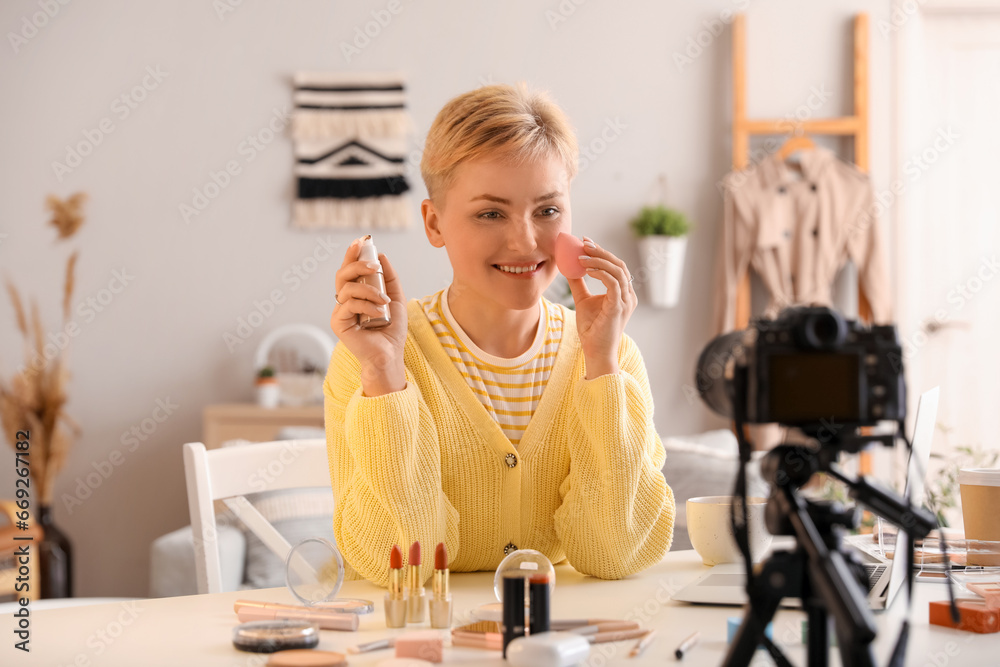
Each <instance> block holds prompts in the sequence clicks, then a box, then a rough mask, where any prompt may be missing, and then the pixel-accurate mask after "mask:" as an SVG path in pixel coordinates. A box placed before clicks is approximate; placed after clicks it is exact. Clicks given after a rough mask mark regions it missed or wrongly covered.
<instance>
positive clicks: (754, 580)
mask: <svg viewBox="0 0 1000 667" xmlns="http://www.w3.org/2000/svg"><path fill="white" fill-rule="evenodd" d="M891 438H892V437H891V436H878V437H873V438H866V439H851V440H850V441H849V442H837V443H834V444H831V443H829V442H827V443H824V444H823V446H822V447H821V448H820V449H819V450H813V449H810V448H807V447H805V446H801V445H780V446H778V447H776V448H774V449H773V450H771V451H770V452H769V453H768V454H767V455H766V456H765V458H764V459H763V461H762V463H761V472H762V473H763V476H764V478H765V479H766V480H767V481H768V482H770V484H771V495H770V497H769V499H768V503H767V508H766V510H765V517H766V521H767V527H768V530H769V531H770V532H771V533H772V534H774V535H791V536H794V537H795V538H796V542H797V544H796V548H795V549H794V550H793V551H778V552H775V553H774V554H773V555H772V556H771V557H770V558H768V559H767V560H766V561H765V562H764V563H763V565H762V567H761V569H760V571H759V572H756V573H752V572H747V594H748V596H749V598H750V602H749V605H748V606H747V610H746V614H745V616H744V618H743V623H742V625H741V626H740V629H739V631H738V632H737V634H736V637H735V638H734V640H733V643H732V645H731V646H730V648H729V652H728V654H727V655H726V660H725V663H724V664H725V665H730V666H735V665H743V666H745V665H749V664H750V661H751V660H752V658H753V656H754V654H755V653H756V650H757V647H758V646H760V645H761V643H765V644H766V645H768V648H769V649H773V645H771V644H770V640H768V639H767V638H766V637H765V634H764V632H765V629H766V627H767V625H768V623H770V622H771V619H772V618H773V617H774V613H775V612H776V611H777V609H778V605H779V604H780V603H781V600H782V599H783V598H800V599H801V600H802V606H803V609H804V610H805V612H806V615H807V618H808V622H809V635H808V647H807V656H808V664H809V665H810V667H825V666H826V665H827V660H828V653H829V648H828V644H829V637H828V621H829V617H830V615H831V614H832V616H833V622H834V628H835V630H836V634H837V642H838V646H839V648H840V655H841V663H842V664H843V665H844V667H868V666H870V665H874V664H875V661H874V655H873V654H872V650H871V643H872V641H873V640H874V639H875V634H876V630H875V623H874V620H873V619H872V613H871V610H870V609H869V607H868V602H867V596H866V591H867V588H868V586H867V584H868V579H867V575H866V574H865V571H864V568H863V567H862V566H861V563H860V561H859V560H857V559H856V558H855V557H854V556H852V555H851V554H849V553H848V552H846V551H844V550H843V549H842V548H841V539H840V537H841V536H840V533H841V531H842V528H845V527H847V528H853V527H854V526H855V524H856V520H857V514H856V512H854V511H853V510H843V509H841V508H839V507H837V506H836V505H831V504H828V503H819V502H815V501H810V500H806V499H804V498H802V496H801V495H800V494H799V493H798V491H797V489H798V488H799V487H801V486H802V485H803V484H805V483H806V482H807V481H808V480H809V478H810V477H812V475H813V474H814V473H816V472H820V471H823V472H827V473H829V474H830V475H831V476H833V477H834V478H836V479H838V480H840V481H842V482H844V483H845V484H846V485H847V486H848V488H849V489H850V495H851V497H852V498H854V499H855V500H857V501H858V502H860V503H861V504H863V505H865V506H867V507H868V508H869V509H871V510H872V511H873V512H875V513H876V514H879V515H880V516H882V517H883V518H885V519H886V520H888V521H890V522H891V523H893V524H895V525H896V526H898V527H900V528H902V529H905V530H906V531H907V533H908V535H909V537H908V542H909V540H913V539H921V538H923V537H925V536H926V535H927V534H928V533H929V532H930V531H931V530H932V529H933V528H935V527H936V526H937V522H936V520H935V518H934V515H933V514H931V513H930V512H928V511H927V510H924V509H920V508H913V507H911V506H910V505H909V503H908V502H906V501H905V500H902V499H900V498H898V497H896V496H895V495H894V494H892V493H891V492H889V491H887V490H884V489H881V488H879V487H878V486H876V485H874V484H872V483H870V482H869V481H868V480H866V479H865V478H864V477H859V478H851V477H849V476H847V475H845V474H844V473H843V472H842V471H840V470H839V469H838V468H837V466H836V462H835V461H836V457H837V454H838V453H839V452H841V451H855V452H856V451H859V449H860V446H861V445H862V444H864V443H866V442H871V441H873V440H882V441H885V440H889V441H891ZM909 543H910V544H912V542H909ZM899 546H900V545H899V544H898V543H897V554H900V551H899ZM748 566H749V564H748ZM901 645H902V646H903V647H905V637H904V638H903V641H901ZM899 650H900V648H899V646H897V653H898V652H899ZM775 654H776V655H775ZM772 655H773V657H775V659H776V660H777V659H778V658H779V657H780V658H781V659H782V660H784V656H782V655H781V653H780V652H778V651H777V649H774V650H772ZM779 664H788V663H787V660H786V661H785V662H784V663H782V662H781V661H780V660H779Z"/></svg>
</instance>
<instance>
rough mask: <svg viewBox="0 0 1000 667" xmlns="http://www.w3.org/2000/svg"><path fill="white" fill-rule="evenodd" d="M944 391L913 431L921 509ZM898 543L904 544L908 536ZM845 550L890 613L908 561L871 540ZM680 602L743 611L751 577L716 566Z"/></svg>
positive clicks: (737, 567)
mask: <svg viewBox="0 0 1000 667" xmlns="http://www.w3.org/2000/svg"><path fill="white" fill-rule="evenodd" d="M939 397H940V389H939V388H938V387H934V388H933V389H930V390H928V391H926V392H924V393H923V394H921V396H920V400H919V401H918V403H917V418H916V424H915V426H914V429H913V441H912V444H913V452H912V454H911V455H910V459H909V464H908V466H907V471H906V491H905V497H908V498H912V499H913V502H915V503H919V502H921V500H922V499H923V495H924V481H925V477H926V473H927V465H928V463H929V462H930V457H931V441H932V440H933V436H934V424H935V420H936V419H937V410H938V399H939ZM900 533H901V534H900V536H898V537H897V540H899V542H898V543H899V544H902V543H903V542H902V540H903V537H902V536H903V535H905V533H904V532H902V531H900ZM779 541H780V543H779V544H777V546H780V547H782V548H785V547H789V548H790V547H792V546H794V540H792V539H791V538H787V539H786V538H775V542H779ZM844 543H845V545H847V547H848V548H850V549H852V550H853V551H854V553H855V554H857V555H858V556H859V557H860V558H861V562H862V563H863V564H864V566H865V569H866V571H867V572H868V604H869V606H870V607H871V608H872V609H885V608H886V607H887V606H889V605H890V604H892V601H893V599H894V598H895V597H896V594H897V593H898V592H899V590H900V588H901V587H902V585H903V583H904V582H905V581H906V565H905V559H903V558H898V559H893V560H889V559H888V558H886V557H885V556H883V555H882V554H881V553H879V548H878V547H879V545H878V544H876V543H875V542H874V541H873V540H872V536H871V535H852V536H850V537H848V538H846V539H845V540H844ZM672 598H673V599H674V600H677V601H678V602H692V603H699V604H718V605H734V606H743V605H745V604H746V603H747V595H746V577H745V575H744V565H743V563H725V564H723V565H716V566H714V567H712V568H711V569H710V570H708V571H707V572H705V573H704V574H702V575H701V576H699V577H698V578H697V579H695V580H694V581H692V582H691V583H689V584H688V585H687V586H685V587H684V588H682V589H680V590H679V591H677V592H676V593H674V595H673V596H672ZM781 606H782V607H801V606H802V601H801V600H799V599H798V598H785V599H783V600H782V601H781Z"/></svg>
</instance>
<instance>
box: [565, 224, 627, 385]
mask: <svg viewBox="0 0 1000 667" xmlns="http://www.w3.org/2000/svg"><path fill="white" fill-rule="evenodd" d="M583 251H584V253H586V255H584V256H583V257H584V258H583V259H581V260H580V263H581V264H582V265H583V266H584V268H586V269H587V275H589V276H591V277H593V278H597V279H598V280H600V281H601V282H602V283H604V287H605V288H606V289H607V292H606V293H605V294H591V292H590V290H589V289H587V284H586V282H585V281H584V279H583V278H575V279H567V282H568V283H569V288H570V291H572V292H573V301H574V302H575V304H576V329H577V332H578V333H579V335H580V345H581V347H582V348H583V356H584V358H585V359H586V362H587V374H586V376H585V379H587V380H592V379H594V378H596V377H598V376H601V375H606V374H608V373H617V372H618V343H619V342H620V341H621V337H622V334H623V333H625V324H626V323H627V322H628V319H629V317H631V316H632V311H634V310H635V307H636V305H638V303H639V300H638V298H636V295H635V289H633V287H632V274H631V273H630V272H629V270H628V267H627V266H626V265H625V262H623V261H622V260H620V259H618V258H617V257H615V256H614V255H613V254H611V253H610V252H608V251H607V250H605V249H604V248H601V247H600V246H598V245H597V244H595V243H594V242H593V241H592V240H591V239H589V238H587V237H586V236H584V237H583Z"/></svg>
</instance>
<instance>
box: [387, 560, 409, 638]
mask: <svg viewBox="0 0 1000 667" xmlns="http://www.w3.org/2000/svg"><path fill="white" fill-rule="evenodd" d="M385 625H386V627H388V628H404V627H406V591H405V590H404V589H403V552H402V551H400V550H399V545H396V544H393V545H392V552H391V553H390V554H389V592H388V593H386V594H385Z"/></svg>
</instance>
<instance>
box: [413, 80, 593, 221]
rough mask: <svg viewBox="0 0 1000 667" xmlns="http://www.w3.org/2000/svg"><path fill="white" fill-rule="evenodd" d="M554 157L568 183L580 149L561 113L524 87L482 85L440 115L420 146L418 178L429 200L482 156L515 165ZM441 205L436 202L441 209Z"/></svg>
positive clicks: (538, 93) (546, 98)
mask: <svg viewBox="0 0 1000 667" xmlns="http://www.w3.org/2000/svg"><path fill="white" fill-rule="evenodd" d="M551 155H555V156H558V157H560V158H562V160H563V161H564V162H565V163H566V169H567V170H568V172H569V178H570V180H572V179H573V177H574V176H576V171H577V160H578V159H579V148H578V146H577V143H576V134H575V133H574V132H573V128H572V126H571V125H570V124H569V119H567V118H566V114H564V113H563V111H562V109H560V108H559V106H558V105H557V104H556V103H555V102H553V101H552V99H551V98H550V97H549V96H548V94H547V93H545V92H543V91H532V90H528V87H527V85H525V84H524V83H518V84H517V86H510V85H506V84H501V85H491V86H483V87H482V88H478V89H476V90H472V91H469V92H467V93H463V94H461V95H459V96H458V97H455V98H453V99H452V100H450V101H449V102H448V103H447V104H445V105H444V108H443V109H441V111H440V112H438V115H437V117H436V118H435V119H434V123H433V124H432V125H431V129H430V131H429V132H428V133H427V141H426V143H425V145H424V154H423V158H422V159H421V160H420V173H421V175H422V176H423V177H424V183H425V184H426V185H427V195H428V197H430V198H432V199H433V198H434V196H435V195H436V194H438V193H440V192H442V191H443V190H445V189H447V188H448V187H449V186H450V185H451V184H452V182H453V181H454V178H455V170H456V169H457V168H458V166H459V165H461V164H462V163H463V162H468V161H471V160H476V159H479V158H484V157H488V156H489V157H496V158H500V159H505V160H510V161H512V162H513V163H515V164H521V163H523V162H532V161H534V160H537V159H540V158H544V157H548V156H551ZM440 203H441V202H438V204H439V205H440Z"/></svg>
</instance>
